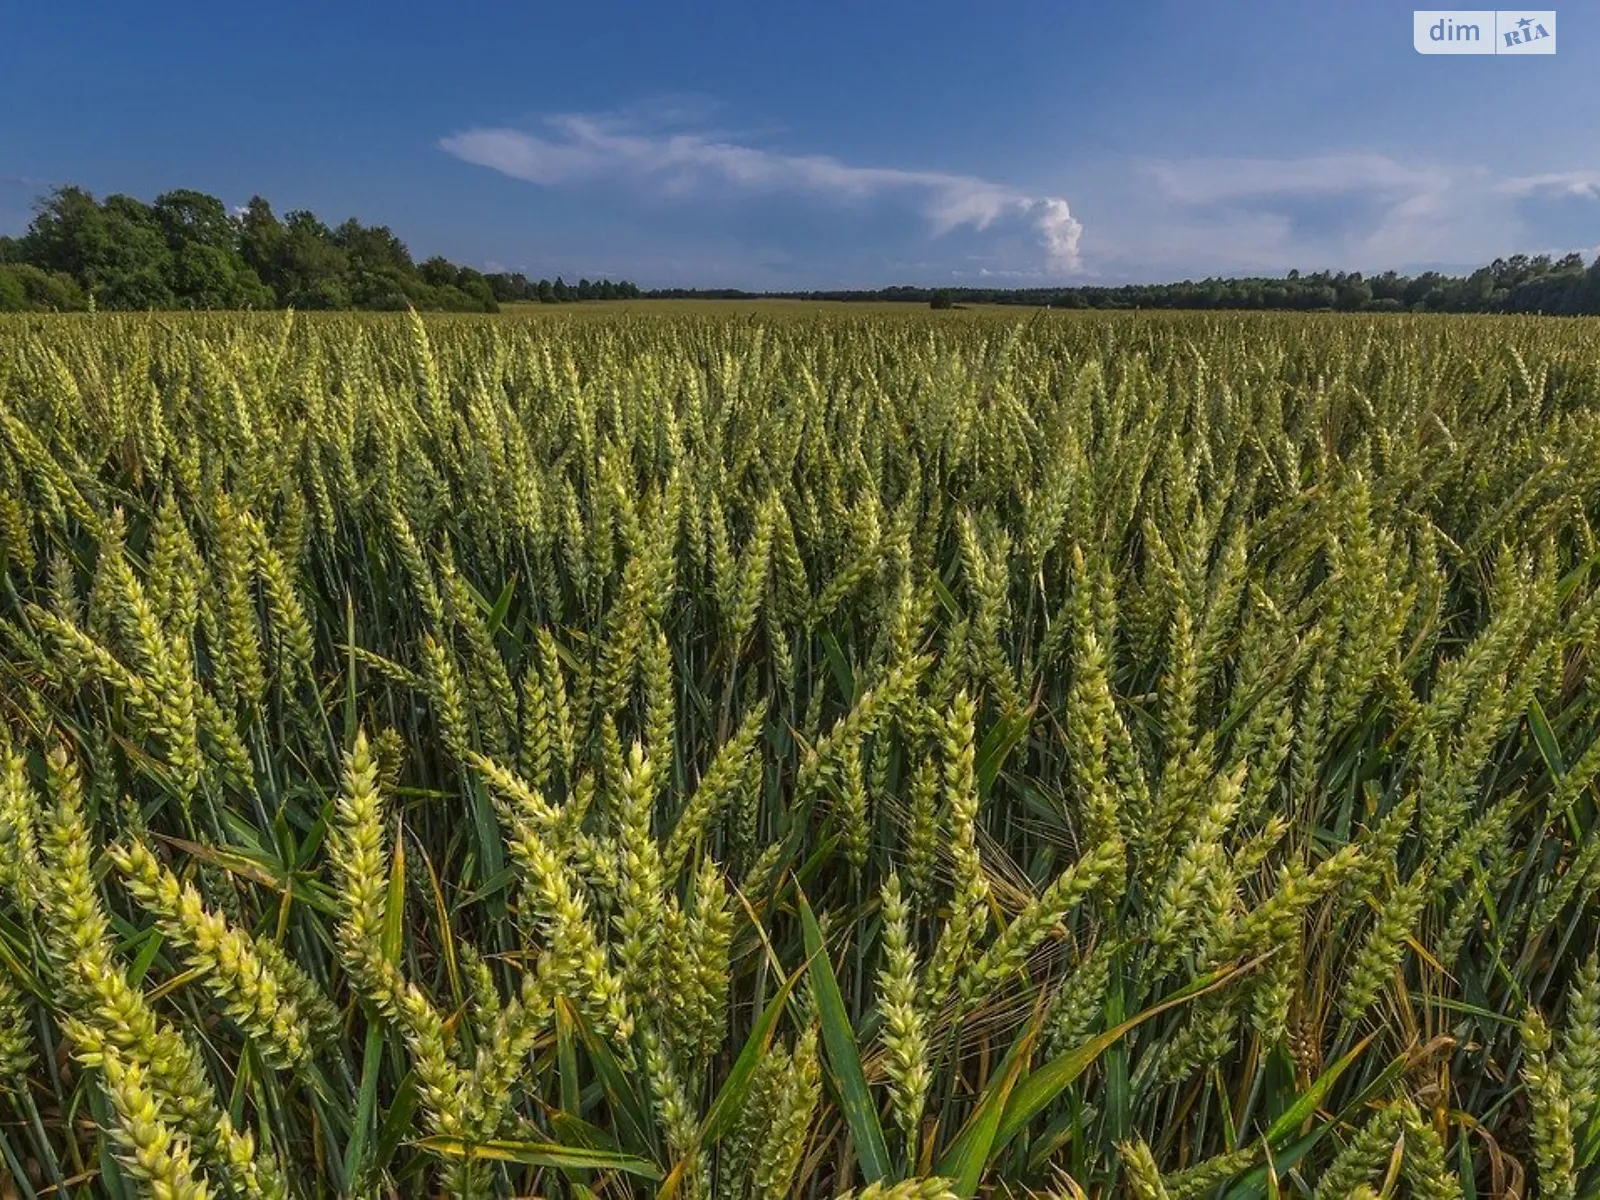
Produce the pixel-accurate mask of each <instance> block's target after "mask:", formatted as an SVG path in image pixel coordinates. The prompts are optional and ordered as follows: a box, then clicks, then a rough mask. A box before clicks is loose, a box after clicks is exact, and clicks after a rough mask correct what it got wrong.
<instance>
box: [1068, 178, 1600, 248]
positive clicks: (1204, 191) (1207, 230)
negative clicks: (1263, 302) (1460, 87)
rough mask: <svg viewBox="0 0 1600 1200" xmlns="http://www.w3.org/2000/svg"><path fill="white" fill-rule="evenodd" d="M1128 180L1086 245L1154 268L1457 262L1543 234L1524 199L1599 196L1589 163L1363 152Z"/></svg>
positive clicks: (1599, 187) (1536, 240)
mask: <svg viewBox="0 0 1600 1200" xmlns="http://www.w3.org/2000/svg"><path fill="white" fill-rule="evenodd" d="M1134 179H1135V180H1137V181H1139V182H1138V183H1137V184H1136V185H1135V186H1133V187H1131V188H1129V189H1128V190H1126V191H1125V192H1124V194H1123V195H1122V197H1121V201H1122V202H1121V203H1119V204H1117V205H1115V206H1114V207H1113V214H1114V215H1113V216H1112V218H1111V219H1109V220H1107V221H1106V222H1104V223H1103V225H1102V226H1101V227H1099V228H1098V230H1097V232H1098V234H1099V237H1098V238H1097V243H1098V244H1100V245H1103V246H1104V248H1105V252H1106V255H1107V256H1108V258H1109V259H1113V260H1117V261H1120V262H1122V263H1124V264H1131V263H1132V262H1134V261H1138V262H1139V264H1140V266H1141V267H1143V268H1145V269H1147V270H1149V269H1153V270H1154V271H1157V272H1160V271H1162V270H1163V269H1165V270H1166V271H1167V272H1171V271H1173V270H1179V271H1206V272H1219V273H1229V272H1238V271H1242V270H1243V271H1249V270H1274V271H1276V270H1284V269H1287V268H1289V267H1296V266H1297V267H1314V266H1329V267H1342V268H1346V269H1350V268H1357V269H1361V270H1381V269H1384V268H1387V267H1395V268H1402V269H1403V268H1406V267H1414V266H1419V265H1440V264H1455V265H1459V266H1465V265H1469V264H1474V263H1481V262H1485V261H1488V260H1489V259H1491V258H1494V257H1496V256H1498V255H1503V254H1509V253H1515V252H1516V251H1517V250H1519V249H1522V248H1525V247H1526V246H1527V245H1529V244H1530V243H1538V244H1542V243H1544V242H1546V241H1548V240H1549V239H1547V238H1545V237H1542V236H1541V235H1540V233H1539V229H1538V226H1539V224H1540V222H1539V220H1538V219H1537V217H1538V214H1537V213H1536V212H1535V211H1534V210H1533V209H1531V208H1529V207H1528V203H1529V202H1533V201H1552V200H1555V201H1561V200H1574V199H1575V200H1600V170H1587V169H1579V170H1569V171H1552V172H1546V173H1541V174H1530V175H1512V174H1506V173H1503V172H1497V171H1495V170H1494V169H1492V168H1490V167H1487V166H1484V165H1481V164H1449V163H1438V162H1429V161H1426V160H1415V161H1413V160H1406V159H1400V158H1396V157H1392V156H1389V155H1385V154H1374V153H1331V154H1318V155H1307V156H1304V157H1297V158H1260V157H1224V156H1218V157H1197V158H1187V159H1167V160H1157V161H1145V162H1143V163H1141V164H1140V165H1139V167H1138V168H1137V170H1136V171H1135V173H1134Z"/></svg>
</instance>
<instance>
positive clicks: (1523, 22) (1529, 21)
mask: <svg viewBox="0 0 1600 1200" xmlns="http://www.w3.org/2000/svg"><path fill="white" fill-rule="evenodd" d="M1517 24H1518V25H1519V26H1521V27H1522V28H1523V29H1527V27H1528V26H1529V25H1532V24H1533V18H1531V17H1523V18H1522V20H1520V21H1518V22H1517Z"/></svg>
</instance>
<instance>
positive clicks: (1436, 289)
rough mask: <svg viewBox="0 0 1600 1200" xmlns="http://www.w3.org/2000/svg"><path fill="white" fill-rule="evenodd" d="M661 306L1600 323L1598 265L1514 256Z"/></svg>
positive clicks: (702, 292) (729, 295)
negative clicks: (1475, 317) (843, 303)
mask: <svg viewBox="0 0 1600 1200" xmlns="http://www.w3.org/2000/svg"><path fill="white" fill-rule="evenodd" d="M645 295H646V296H649V297H653V298H659V299H706V300H739V299H757V298H767V299H780V298H781V299H794V300H854V301H880V302H881V301H886V300H891V301H905V302H909V303H919V304H927V305H930V306H932V307H934V308H953V307H956V306H958V305H962V304H1028V305H1049V306H1050V307H1052V308H1242V309H1250V308H1262V309H1266V308H1271V309H1301V310H1307V311H1312V310H1319V309H1334V310H1340V311H1345V312H1517V313H1553V314H1564V315H1579V314H1590V315H1594V314H1600V258H1596V259H1595V261H1594V262H1593V263H1592V264H1591V265H1590V266H1588V267H1585V266H1584V263H1583V256H1582V255H1580V254H1568V255H1567V256H1565V257H1564V258H1552V257H1551V256H1550V255H1548V254H1539V255H1534V256H1531V257H1530V256H1528V255H1525V254H1516V255H1513V256H1511V257H1510V258H1497V259H1495V260H1494V262H1492V263H1490V264H1489V265H1488V266H1487V267H1479V268H1478V269H1477V270H1476V271H1474V272H1472V273H1471V274H1470V275H1444V274H1440V273H1439V272H1437V271H1426V272H1424V273H1422V274H1420V275H1401V274H1399V273H1398V272H1396V271H1385V272H1384V273H1383V274H1381V275H1362V274H1361V273H1360V272H1359V271H1349V272H1345V271H1337V272H1334V271H1315V272H1311V273H1307V274H1302V273H1301V272H1299V271H1290V272H1289V274H1288V275H1287V276H1285V277H1283V278H1281V279H1279V278H1264V277H1252V278H1247V279H1221V278H1218V279H1201V280H1198V281H1196V280H1189V279H1186V280H1184V281H1183V282H1182V283H1130V284H1123V285H1121V286H1118V287H1046V288H965V287H964V288H935V287H888V288H879V289H877V290H875V291H832V292H743V291H738V290H734V289H693V288H668V289H662V290H657V291H652V292H646V293H645Z"/></svg>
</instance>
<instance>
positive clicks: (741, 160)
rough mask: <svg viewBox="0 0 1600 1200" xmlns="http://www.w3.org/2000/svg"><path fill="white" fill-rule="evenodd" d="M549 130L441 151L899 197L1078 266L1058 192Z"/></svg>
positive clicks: (762, 190) (586, 174)
mask: <svg viewBox="0 0 1600 1200" xmlns="http://www.w3.org/2000/svg"><path fill="white" fill-rule="evenodd" d="M545 126H546V130H547V131H546V132H543V133H529V132H525V131H523V130H519V129H509V128H477V129H468V130H465V131H464V132H461V133H458V134H454V135H452V136H450V137H447V138H444V139H443V140H441V141H440V142H439V147H440V149H442V150H444V151H446V152H447V153H450V154H452V155H454V156H455V157H457V158H460V159H462V160H464V161H466V162H469V163H474V164H476V165H478V166H483V167H489V168H490V169H492V170H495V171H499V172H501V173H502V174H504V175H509V176H511V177H513V178H516V179H525V180H527V181H528V182H530V183H536V184H540V185H542V186H545V187H572V186H581V185H585V184H592V183H604V182H613V181H617V180H625V181H630V182H635V183H643V182H648V183H650V184H651V185H653V186H654V187H655V189H656V190H657V191H658V192H660V193H664V194H666V195H668V196H670V197H673V198H676V199H683V200H687V199H691V198H693V197H696V196H698V195H701V194H703V193H706V192H710V191H723V192H731V193H734V194H746V195H747V194H775V195H791V196H792V195H807V196H812V197H815V198H817V199H820V200H824V201H830V202H834V203H861V202H866V201H871V200H883V199H894V198H899V199H900V200H901V201H902V202H904V203H907V204H909V205H911V206H912V207H913V208H914V209H915V210H916V211H917V212H918V213H919V214H920V215H921V216H922V217H923V219H924V220H926V221H927V223H928V226H929V228H930V230H931V231H932V233H933V234H934V235H935V236H942V235H944V234H947V233H950V232H951V231H953V230H956V229H960V228H970V229H973V230H976V231H979V232H982V231H984V230H987V229H990V228H991V227H992V226H996V225H998V224H1000V223H1002V222H1005V221H1008V220H1016V221H1021V222H1023V223H1025V224H1026V225H1027V226H1029V227H1030V228H1031V229H1032V230H1033V231H1034V233H1035V235H1036V236H1037V238H1038V241H1039V243H1040V245H1041V246H1042V247H1043V250H1044V255H1045V260H1046V261H1045V264H1044V265H1046V266H1048V267H1049V268H1051V269H1053V270H1055V271H1058V272H1059V271H1075V270H1078V269H1079V267H1080V265H1081V264H1080V256H1079V244H1080V240H1081V238H1082V234H1083V226H1082V225H1081V224H1080V223H1079V221H1078V220H1077V218H1076V217H1075V216H1074V215H1073V213H1072V210H1071V207H1070V206H1069V205H1068V203H1067V201H1066V200H1065V199H1064V198H1062V197H1060V196H1046V195H1033V194H1031V193H1028V192H1024V191H1021V190H1018V189H1016V188H1013V187H1010V186H1009V185H1006V184H1001V183H994V182H991V181H989V180H986V179H980V178H977V177H975V176H971V175H959V174H952V173H946V172H940V171H912V170H904V169H902V168H899V167H867V166H853V165H850V164H848V163H844V162H840V161H839V160H838V159H836V158H832V157H830V156H827V155H818V154H785V153H781V152H778V151H774V150H767V149H763V148H761V147H758V146H750V145H743V144H740V143H738V142H735V141H732V140H728V139H724V138H719V137H716V136H714V135H711V134H706V133H699V132H658V131H652V130H648V129H643V128H640V127H638V126H636V125H632V124H628V123H625V122H621V121H619V120H617V119H615V118H609V117H597V116H585V115H581V114H567V115H563V116H556V117H551V118H548V119H547V120H546V122H545Z"/></svg>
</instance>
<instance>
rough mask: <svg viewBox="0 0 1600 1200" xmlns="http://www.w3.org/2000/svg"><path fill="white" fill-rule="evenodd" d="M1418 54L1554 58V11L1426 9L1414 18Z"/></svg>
mask: <svg viewBox="0 0 1600 1200" xmlns="http://www.w3.org/2000/svg"><path fill="white" fill-rule="evenodd" d="M1411 44H1412V45H1413V46H1415V47H1416V51H1417V53H1418V54H1554V53H1555V52H1556V12H1555V9H1553V8H1542V9H1515V8H1502V9H1493V8H1422V9H1416V10H1415V11H1413V12H1412V14H1411Z"/></svg>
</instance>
